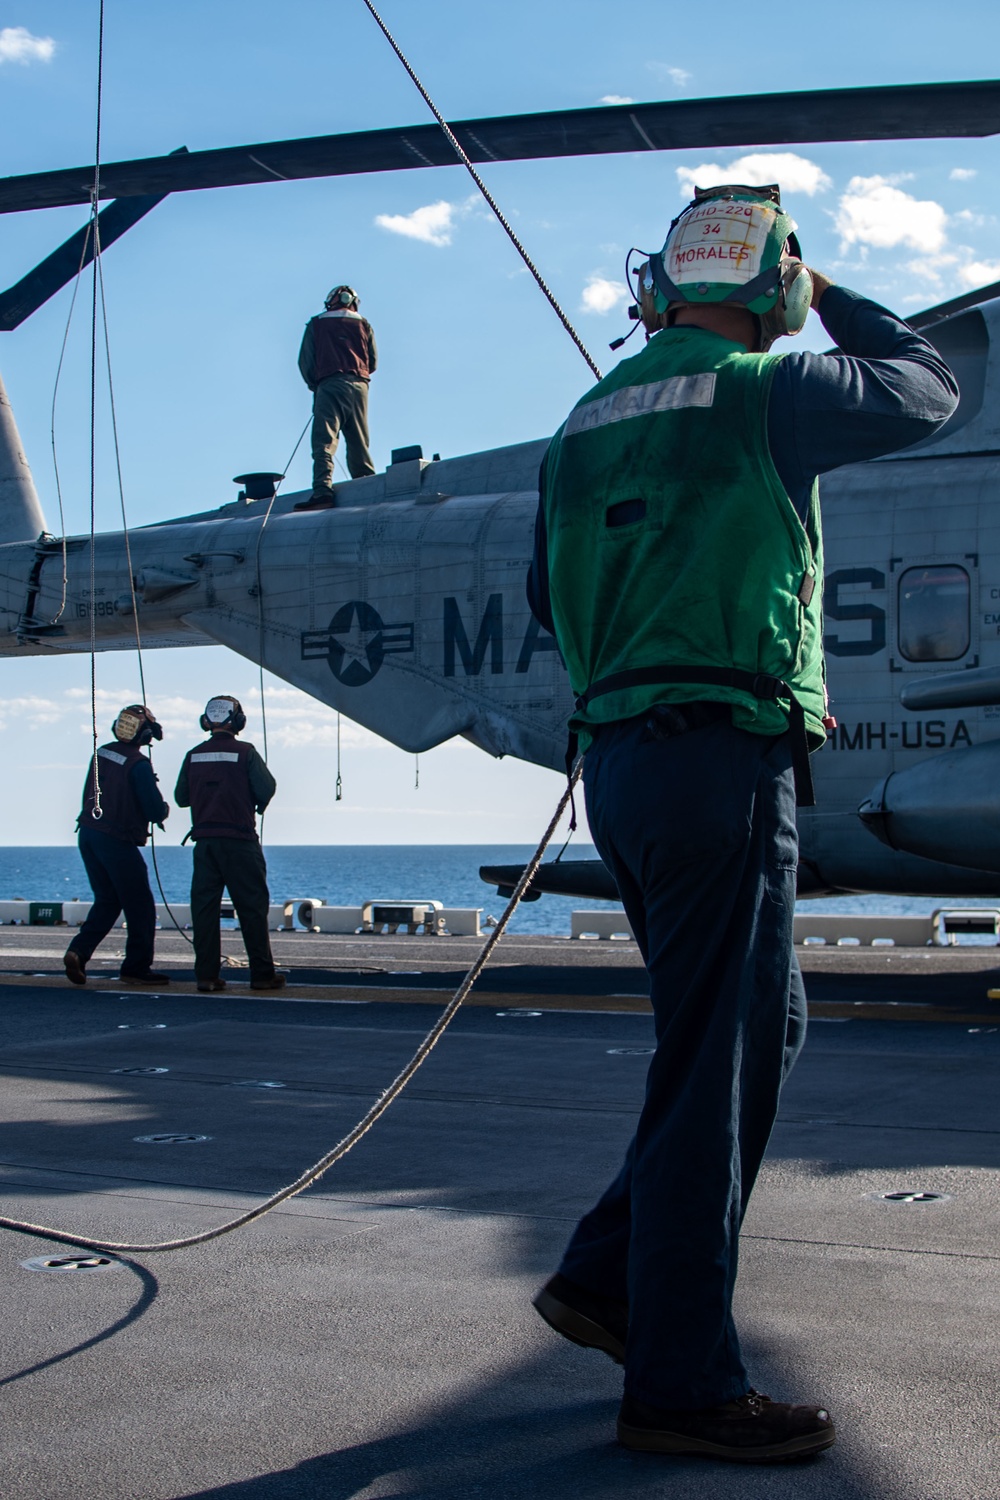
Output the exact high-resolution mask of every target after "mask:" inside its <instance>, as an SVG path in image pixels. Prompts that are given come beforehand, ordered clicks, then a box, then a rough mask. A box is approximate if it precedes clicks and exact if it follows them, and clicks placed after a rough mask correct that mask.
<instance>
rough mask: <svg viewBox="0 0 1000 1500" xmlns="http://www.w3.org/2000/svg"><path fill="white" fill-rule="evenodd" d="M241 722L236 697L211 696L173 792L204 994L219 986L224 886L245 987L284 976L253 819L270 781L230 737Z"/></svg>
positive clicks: (279, 982) (249, 751)
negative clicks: (187, 822)
mask: <svg viewBox="0 0 1000 1500" xmlns="http://www.w3.org/2000/svg"><path fill="white" fill-rule="evenodd" d="M246 722H247V720H246V714H245V713H244V712H243V709H242V707H241V705H240V702H239V699H238V698H233V697H231V696H230V695H229V694H226V693H223V694H220V695H219V696H218V697H215V698H210V699H209V700H208V703H207V704H206V706H205V712H204V713H203V714H202V716H201V720H200V723H201V727H202V729H205V730H207V731H208V733H209V738H208V739H207V740H206V741H205V742H204V743H203V744H201V745H196V746H195V747H194V749H193V750H189V751H188V753H187V755H186V756H185V757H184V764H183V765H182V766H181V770H180V775H179V776H178V778H177V787H176V790H175V792H174V799H175V801H176V802H177V806H178V807H190V809H191V832H190V833H189V834H188V838H191V839H193V840H194V870H193V872H192V875H191V924H192V926H193V928H194V971H195V978H196V979H197V982H198V989H199V990H200V991H201V992H202V993H203V994H209V993H211V992H212V991H213V990H224V989H225V987H226V981H225V980H224V979H223V978H222V977H221V976H220V973H219V970H220V968H221V966H222V943H221V939H220V935H219V917H220V913H221V910H222V893H223V891H224V890H228V892H229V895H230V897H231V898H232V902H233V906H234V907H235V908H236V915H237V917H238V918H239V923H240V931H241V933H242V934H243V943H244V946H245V947H246V950H247V958H248V959H249V960H250V988H251V989H254V990H280V989H281V988H282V986H283V985H284V983H285V976H284V974H278V973H277V972H276V971H275V967H274V958H273V957H272V955H271V940H270V938H269V936H268V931H267V913H268V908H269V906H270V903H271V897H270V893H269V891H268V889H267V865H266V864H265V863H264V854H263V851H262V849H261V847H260V840H259V839H258V837H257V824H256V821H255V818H254V814H255V813H262V812H263V811H264V809H265V807H267V805H268V803H269V802H270V800H271V798H272V797H273V796H274V793H275V781H274V777H273V776H272V775H271V773H270V771H269V770H268V769H267V766H266V765H265V764H264V761H263V760H262V759H261V757H260V756H259V755H258V754H257V751H256V750H255V749H254V747H253V745H245V744H241V743H240V742H239V741H238V740H237V738H236V736H237V735H238V734H239V733H240V731H241V730H242V729H245V728H246Z"/></svg>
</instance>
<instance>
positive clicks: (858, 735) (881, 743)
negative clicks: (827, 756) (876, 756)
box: [824, 719, 972, 750]
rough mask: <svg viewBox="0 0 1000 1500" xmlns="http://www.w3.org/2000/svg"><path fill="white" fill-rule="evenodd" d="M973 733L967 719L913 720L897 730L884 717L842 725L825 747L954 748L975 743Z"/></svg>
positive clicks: (881, 748)
mask: <svg viewBox="0 0 1000 1500" xmlns="http://www.w3.org/2000/svg"><path fill="white" fill-rule="evenodd" d="M971 744H972V736H971V735H970V734H969V730H968V727H967V726H966V723H965V720H964V719H959V720H958V722H957V723H956V724H946V723H945V721H944V719H923V720H921V719H911V720H907V721H905V722H904V723H903V724H901V725H900V726H899V728H898V729H894V728H893V727H892V725H891V724H886V722H885V721H884V720H881V721H880V722H878V723H874V722H873V721H872V720H870V719H866V720H863V721H862V722H861V723H860V724H838V725H837V727H836V729H835V730H834V731H833V732H832V733H831V735H830V737H829V739H828V740H827V742H826V746H825V747H824V748H826V749H829V750H943V749H945V747H947V748H948V749H949V750H954V749H955V748H956V747H957V746H959V745H971Z"/></svg>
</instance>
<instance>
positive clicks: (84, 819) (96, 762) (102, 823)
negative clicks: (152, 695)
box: [63, 703, 170, 985]
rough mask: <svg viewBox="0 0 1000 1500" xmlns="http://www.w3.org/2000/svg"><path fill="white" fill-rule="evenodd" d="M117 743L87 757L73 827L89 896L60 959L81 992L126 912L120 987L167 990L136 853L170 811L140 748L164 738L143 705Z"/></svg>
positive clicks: (121, 728) (123, 716) (121, 722)
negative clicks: (156, 969)
mask: <svg viewBox="0 0 1000 1500" xmlns="http://www.w3.org/2000/svg"><path fill="white" fill-rule="evenodd" d="M112 731H113V733H114V739H113V740H110V741H109V742H108V744H106V745H101V746H100V747H99V748H98V750H97V753H96V755H93V756H92V757H91V761H90V765H89V766H88V768H87V779H86V781H85V783H84V787H83V807H82V809H81V811H80V816H79V818H78V819H77V828H78V829H79V845H80V857H81V859H82V860H83V863H84V868H85V869H86V871H87V879H88V880H89V881H90V885H91V889H92V890H93V892H94V904H93V906H92V907H91V908H90V911H89V912H88V913H87V919H86V921H85V922H84V924H83V926H82V927H81V928H80V931H79V932H78V933H77V935H76V937H75V938H74V939H73V941H72V942H71V943H70V945H69V947H68V948H67V949H66V952H65V954H64V955H63V964H64V966H65V969H66V978H67V979H68V980H69V981H70V983H71V984H86V982H87V963H88V961H89V959H90V957H91V955H92V954H93V952H94V949H95V948H96V947H97V945H98V943H100V942H102V941H103V940H104V938H106V937H107V935H108V933H109V932H110V931H111V929H112V927H113V926H114V925H115V923H116V922H117V920H118V917H119V915H120V914H121V913H122V912H123V911H124V913H125V925H126V929H127V936H126V939H125V957H124V959H123V961H122V966H121V972H120V974H119V976H118V977H119V978H120V979H125V980H127V981H128V982H129V984H158V985H164V984H169V983H170V979H169V977H168V975H166V974H154V973H153V941H154V936H155V932H156V904H155V902H154V901H153V893H152V891H151V890H150V888H149V871H148V870H147V869H146V861H145V860H144V859H143V857H142V855H141V854H140V853H139V846H140V845H142V844H144V843H145V842H146V840H147V838H148V837H149V825H150V823H156V824H157V826H158V827H160V828H162V827H163V824H164V820H165V819H166V817H167V815H168V813H169V812H170V808H169V806H168V805H167V803H166V802H164V800H163V798H162V797H161V796H160V792H159V788H158V787H157V784H156V777H155V775H154V774H153V767H152V765H151V764H150V762H149V758H148V757H147V756H145V755H143V753H142V751H143V747H144V746H146V745H148V744H149V743H150V741H151V740H154V739H155V740H162V738H163V730H162V729H161V728H160V726H159V724H158V723H157V722H156V719H155V718H154V717H153V715H152V714H151V713H150V711H149V709H148V708H146V707H145V706H144V705H143V704H141V703H131V704H129V706H128V708H123V709H122V711H121V713H120V714H119V715H118V717H117V719H116V720H115V722H114V724H113V726H112Z"/></svg>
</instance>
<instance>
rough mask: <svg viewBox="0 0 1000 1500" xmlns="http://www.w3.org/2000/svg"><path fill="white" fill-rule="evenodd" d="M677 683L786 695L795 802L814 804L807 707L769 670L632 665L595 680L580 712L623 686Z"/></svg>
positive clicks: (766, 695) (580, 700) (580, 703)
mask: <svg viewBox="0 0 1000 1500" xmlns="http://www.w3.org/2000/svg"><path fill="white" fill-rule="evenodd" d="M678 683H679V684H684V683H691V684H697V685H698V686H699V687H702V686H705V687H725V688H735V689H736V690H737V691H738V692H741V693H750V694H751V695H752V696H753V697H754V698H761V699H764V700H766V701H768V702H773V701H775V700H776V699H778V698H787V699H788V705H789V724H788V731H789V733H790V735H791V737H792V739H791V748H792V770H793V773H794V775H795V802H796V805H797V806H798V807H814V806H815V803H816V795H815V792H814V790H813V779H812V769H811V767H810V765H809V739H808V736H807V734H806V716H805V710H804V709H803V707H802V704H801V703H800V702H799V700H798V699H797V698H796V696H795V694H794V693H793V692H792V690H791V688H790V687H789V686H788V683H787V682H785V681H784V680H783V679H782V678H780V677H772V676H771V674H770V673H769V672H744V671H742V670H741V669H740V668H739V667H631V668H629V669H628V670H627V671H624V672H611V673H610V674H609V675H608V676H607V677H600V678H598V680H597V681H596V682H592V683H591V685H590V687H589V688H587V689H586V690H585V691H584V692H582V693H581V694H580V696H579V697H578V698H577V700H576V708H577V712H578V713H582V712H583V710H584V709H585V708H586V707H587V705H588V704H589V703H591V702H592V701H593V699H595V698H602V697H603V696H604V695H605V693H616V692H618V691H619V689H621V688H633V687H659V686H661V685H662V686H667V685H673V684H678Z"/></svg>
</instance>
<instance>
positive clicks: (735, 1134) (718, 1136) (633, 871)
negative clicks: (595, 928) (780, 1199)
mask: <svg viewBox="0 0 1000 1500" xmlns="http://www.w3.org/2000/svg"><path fill="white" fill-rule="evenodd" d="M584 786H585V789H586V798H587V815H588V818H589V820H590V827H591V831H592V833H593V837H594V842H595V843H596V845H597V848H598V849H599V851H600V853H601V856H602V858H603V859H604V860H605V862H606V863H607V864H608V865H609V867H610V868H611V870H612V871H613V872H614V875H615V878H616V880H617V882H618V888H619V891H620V892H621V897H622V901H623V903H624V905H625V910H626V912H627V914H628V917H629V921H630V922H631V924H632V928H633V931H634V932H635V936H636V940H637V942H638V944H639V947H640V950H641V952H642V956H643V959H644V960H645V963H646V967H647V969H648V970H649V976H650V989H651V997H652V1003H653V1013H654V1020H655V1027H656V1043H657V1044H656V1052H655V1054H654V1056H653V1059H652V1062H651V1065H650V1069H649V1074H648V1077H647V1082H646V1095H645V1102H644V1104H643V1109H642V1113H641V1115H640V1118H639V1125H638V1129H637V1131H636V1135H635V1139H634V1140H633V1142H632V1144H631V1145H630V1147H629V1149H628V1153H627V1155H626V1158H625V1164H624V1166H623V1167H622V1170H621V1172H620V1173H619V1174H618V1176H617V1178H616V1179H615V1181H614V1182H613V1183H612V1184H611V1186H610V1187H609V1188H608V1190H607V1192H606V1193H605V1194H604V1196H603V1197H602V1198H601V1200H600V1202H599V1203H598V1204H597V1205H596V1207H595V1208H593V1209H592V1210H591V1211H590V1213H588V1214H587V1215H585V1217H584V1218H583V1219H582V1220H581V1222H580V1224H579V1225H578V1226H577V1228H576V1231H575V1233H574V1235H573V1238H572V1239H571V1241H570V1243H569V1246H568V1248H567V1250H566V1254H565V1256H564V1258H563V1262H562V1265H561V1266H560V1270H561V1272H562V1274H563V1275H564V1276H566V1277H568V1278H569V1279H570V1280H571V1281H574V1282H576V1283H577V1284H578V1285H580V1286H582V1287H586V1288H587V1289H588V1290H590V1291H592V1292H595V1293H597V1294H599V1295H601V1296H605V1297H613V1298H616V1299H618V1300H619V1301H623V1302H624V1301H627V1302H628V1305H629V1335H628V1343H627V1347H626V1358H625V1389H626V1392H627V1393H628V1394H629V1395H630V1396H632V1397H634V1398H635V1399H636V1400H639V1401H644V1402H648V1403H649V1404H651V1405H653V1406H660V1407H667V1408H688V1409H692V1408H693V1409H697V1408H701V1407H707V1406H715V1405H718V1404H721V1403H722V1402H725V1401H731V1400H734V1399H735V1398H737V1397H739V1396H742V1395H744V1394H745V1393H746V1392H747V1390H748V1389H749V1386H750V1383H749V1380H748V1378H747V1372H746V1370H745V1368H744V1365H743V1360H742V1357H741V1354H740V1345H739V1339H738V1338H737V1334H736V1328H735V1326H734V1324H733V1317H732V1297H733V1288H734V1284H735V1281H736V1269H737V1258H738V1245H739V1231H740V1223H741V1220H742V1218H743V1213H744V1211H745V1209H746V1205H747V1200H748V1198H749V1196H750V1192H751V1189H752V1188H753V1185H754V1181H755V1179H756V1176H757V1172H758V1169H759V1167H760V1163H761V1159H762V1157H763V1155H764V1150H765V1148H766V1146H767V1142H768V1137H769V1135H770V1132H771V1127H772V1125H773V1123H774V1118H775V1114H776V1112H777V1108H778V1095H779V1092H780V1089H781V1084H782V1081H783V1079H784V1077H785V1076H786V1075H787V1073H788V1071H789V1069H790V1068H791V1066H792V1064H793V1063H794V1061H795V1058H796V1056H797V1055H798V1052H799V1050H800V1048H801V1046H802V1043H803V1041H804V1040H805V993H804V990H803V987H802V979H801V975H800V974H799V970H798V964H797V962H796V961H795V958H794V952H793V949H792V918H793V914H794V901H795V868H796V863H797V858H798V835H797V831H796V826H795V790H794V784H793V779H792V771H791V755H790V748H789V744H788V736H787V735H783V736H781V737H780V738H778V739H772V738H767V737H765V736H762V735H754V734H749V733H747V732H745V731H743V730H739V729H734V728H733V726H732V724H731V723H730V722H729V719H728V717H725V718H721V719H718V720H716V721H714V722H712V723H710V724H707V725H706V726H704V727H703V728H700V729H692V730H690V731H689V732H687V733H685V734H680V735H676V736H674V737H672V738H670V739H657V738H654V737H653V734H652V733H651V732H650V730H649V729H648V728H647V727H646V721H645V719H644V718H639V719H630V720H627V721H624V722H622V723H620V724H615V725H610V726H608V727H607V728H606V729H603V730H601V731H600V733H599V734H598V737H597V739H596V741H595V743H594V744H593V745H592V746H591V748H590V750H589V751H588V752H587V756H586V759H585V762H584Z"/></svg>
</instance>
